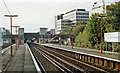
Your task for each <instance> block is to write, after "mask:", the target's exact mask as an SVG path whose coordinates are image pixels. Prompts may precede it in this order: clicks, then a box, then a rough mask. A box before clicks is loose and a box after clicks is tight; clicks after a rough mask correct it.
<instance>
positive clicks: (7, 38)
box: [0, 28, 11, 45]
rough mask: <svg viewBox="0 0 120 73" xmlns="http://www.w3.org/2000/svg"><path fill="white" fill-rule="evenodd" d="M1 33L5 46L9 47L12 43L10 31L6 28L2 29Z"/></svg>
mask: <svg viewBox="0 0 120 73" xmlns="http://www.w3.org/2000/svg"><path fill="white" fill-rule="evenodd" d="M0 31H1V33H2V35H1V36H2V39H3V45H9V44H10V43H11V39H10V35H11V34H10V31H9V30H8V29H5V28H0Z"/></svg>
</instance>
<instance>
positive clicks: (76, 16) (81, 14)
mask: <svg viewBox="0 0 120 73" xmlns="http://www.w3.org/2000/svg"><path fill="white" fill-rule="evenodd" d="M63 18H64V19H66V20H71V21H73V24H76V23H77V22H80V23H84V24H87V23H88V21H89V11H86V10H85V9H74V10H71V11H69V12H66V13H65V14H64V16H63Z"/></svg>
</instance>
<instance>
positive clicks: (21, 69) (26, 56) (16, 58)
mask: <svg viewBox="0 0 120 73" xmlns="http://www.w3.org/2000/svg"><path fill="white" fill-rule="evenodd" d="M25 46H26V45H25V44H24V45H20V46H19V48H18V49H17V50H16V49H15V46H13V56H12V57H11V49H10V48H9V49H8V50H7V51H6V52H4V53H3V54H2V69H3V72H4V70H5V73H16V72H17V73H28V72H29V73H36V68H35V65H34V63H33V60H32V57H31V55H30V52H29V50H28V49H27V48H26V47H25Z"/></svg>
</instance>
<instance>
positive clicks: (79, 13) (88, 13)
mask: <svg viewBox="0 0 120 73" xmlns="http://www.w3.org/2000/svg"><path fill="white" fill-rule="evenodd" d="M76 14H77V15H89V13H76Z"/></svg>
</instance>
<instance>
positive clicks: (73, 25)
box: [71, 25, 75, 49]
mask: <svg viewBox="0 0 120 73" xmlns="http://www.w3.org/2000/svg"><path fill="white" fill-rule="evenodd" d="M71 27H72V44H71V46H72V49H73V27H75V25H73V26H71Z"/></svg>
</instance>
